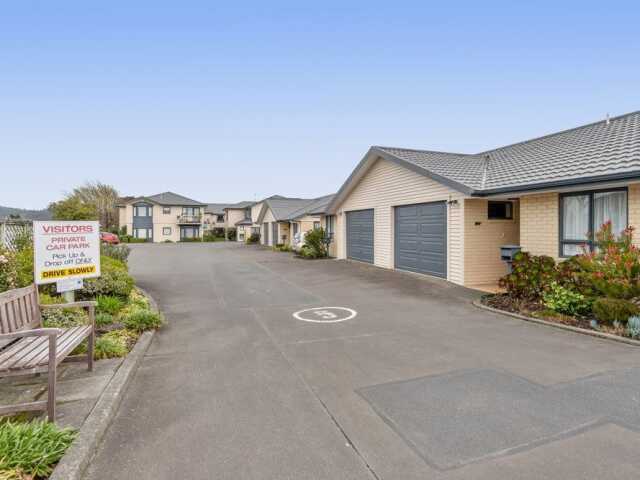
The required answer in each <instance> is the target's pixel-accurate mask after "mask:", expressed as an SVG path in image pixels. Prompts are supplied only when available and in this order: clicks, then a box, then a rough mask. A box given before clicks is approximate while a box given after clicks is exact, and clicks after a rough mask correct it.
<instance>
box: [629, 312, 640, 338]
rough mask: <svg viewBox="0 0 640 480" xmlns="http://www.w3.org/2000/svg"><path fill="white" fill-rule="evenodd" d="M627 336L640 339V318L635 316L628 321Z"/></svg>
mask: <svg viewBox="0 0 640 480" xmlns="http://www.w3.org/2000/svg"><path fill="white" fill-rule="evenodd" d="M627 335H629V336H630V337H631V338H640V317H638V316H636V315H634V316H632V317H629V319H628V320H627Z"/></svg>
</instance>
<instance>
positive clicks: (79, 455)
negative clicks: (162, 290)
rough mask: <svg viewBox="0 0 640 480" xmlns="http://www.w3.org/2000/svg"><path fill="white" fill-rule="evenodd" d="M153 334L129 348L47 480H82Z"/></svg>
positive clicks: (145, 293)
mask: <svg viewBox="0 0 640 480" xmlns="http://www.w3.org/2000/svg"><path fill="white" fill-rule="evenodd" d="M139 290H140V291H142V293H143V294H144V295H145V296H146V297H147V298H148V299H149V302H150V303H151V306H152V308H155V309H156V310H158V308H157V303H156V301H155V300H154V299H153V298H152V297H151V296H150V295H149V294H148V293H147V292H146V291H144V290H142V289H139ZM155 333H156V331H155V330H150V331H146V332H144V333H143V334H142V335H140V338H139V339H138V341H137V343H136V344H135V346H134V347H133V349H132V350H131V351H130V352H129V354H128V355H127V356H126V357H125V359H124V360H123V361H122V364H121V365H120V368H118V370H117V371H116V373H115V374H114V375H113V377H112V378H111V380H110V381H109V383H108V384H107V386H106V387H105V389H104V390H103V391H102V393H101V394H100V398H98V401H97V402H96V404H95V405H94V407H93V409H92V410H91V412H90V413H89V415H88V416H87V418H86V420H85V421H84V423H83V424H82V427H80V431H79V432H78V436H77V437H76V438H75V440H74V441H73V444H72V445H71V447H70V448H69V450H67V452H66V453H65V454H64V456H63V457H62V459H61V460H60V462H58V465H56V468H55V469H54V470H53V473H52V474H51V476H50V477H49V480H82V478H83V476H84V474H85V471H86V470H87V467H88V466H89V464H90V462H91V460H92V459H93V456H94V455H95V453H96V451H97V450H98V447H99V446H100V443H101V442H102V438H103V437H104V435H105V433H106V432H107V429H108V428H109V425H111V422H112V421H113V418H114V417H115V414H116V412H117V411H118V408H119V407H120V404H121V403H122V399H123V398H124V395H125V393H126V391H127V387H128V386H129V383H130V381H131V379H132V378H133V376H134V375H135V373H136V371H137V370H138V367H139V366H140V363H141V362H142V359H143V358H144V356H145V354H146V353H147V350H148V348H149V346H150V345H151V341H152V340H153V338H154V336H155Z"/></svg>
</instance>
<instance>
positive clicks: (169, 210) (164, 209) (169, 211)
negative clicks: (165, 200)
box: [162, 207, 171, 214]
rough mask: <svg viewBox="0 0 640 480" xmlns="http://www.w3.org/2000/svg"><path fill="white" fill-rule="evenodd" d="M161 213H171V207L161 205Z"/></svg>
mask: <svg viewBox="0 0 640 480" xmlns="http://www.w3.org/2000/svg"><path fill="white" fill-rule="evenodd" d="M162 213H164V214H168V213H171V207H162Z"/></svg>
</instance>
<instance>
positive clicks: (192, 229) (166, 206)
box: [118, 192, 207, 242]
mask: <svg viewBox="0 0 640 480" xmlns="http://www.w3.org/2000/svg"><path fill="white" fill-rule="evenodd" d="M206 206H207V205H206V204H205V203H202V202H198V201H197V200H193V199H191V198H187V197H185V196H182V195H178V194H177V193H173V192H163V193H158V194H156V195H149V196H142V197H133V198H130V197H128V198H127V199H126V200H125V201H121V203H119V204H118V209H119V220H120V228H121V229H122V228H124V229H125V231H126V233H127V234H128V235H132V236H133V237H135V238H139V239H145V240H147V241H149V242H165V241H172V242H178V241H189V240H192V239H197V238H201V237H202V234H203V230H204V229H203V219H204V210H205V208H206Z"/></svg>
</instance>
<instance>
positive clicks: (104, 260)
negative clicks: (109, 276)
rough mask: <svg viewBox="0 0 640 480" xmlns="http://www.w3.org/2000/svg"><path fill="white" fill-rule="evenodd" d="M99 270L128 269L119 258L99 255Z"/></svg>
mask: <svg viewBox="0 0 640 480" xmlns="http://www.w3.org/2000/svg"><path fill="white" fill-rule="evenodd" d="M100 270H101V271H105V270H124V271H125V272H127V271H129V267H128V266H127V264H126V263H125V262H123V261H121V260H116V259H115V258H112V257H107V256H105V255H102V256H100Z"/></svg>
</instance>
